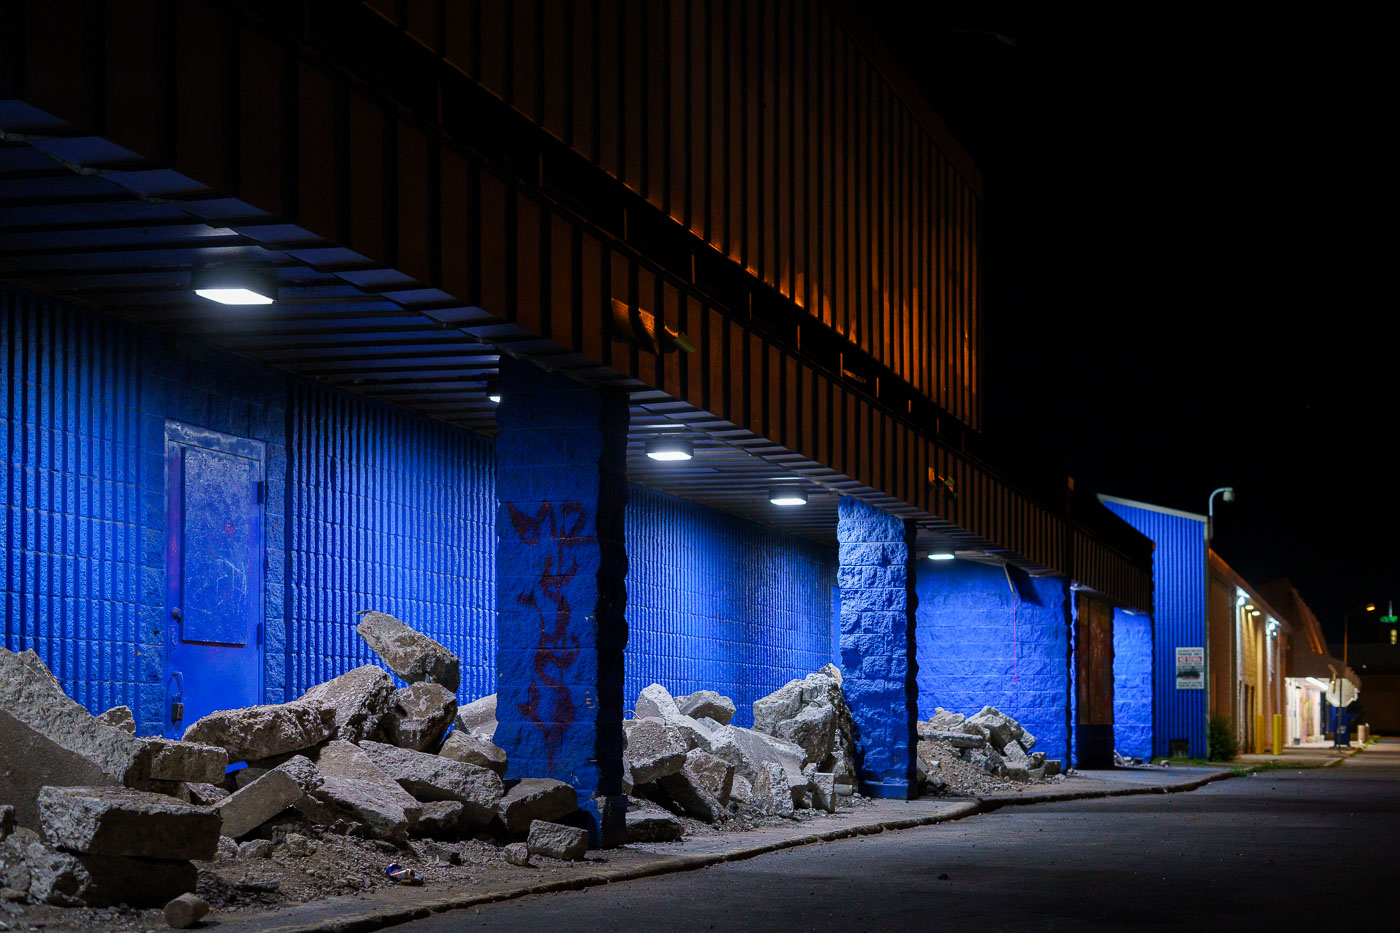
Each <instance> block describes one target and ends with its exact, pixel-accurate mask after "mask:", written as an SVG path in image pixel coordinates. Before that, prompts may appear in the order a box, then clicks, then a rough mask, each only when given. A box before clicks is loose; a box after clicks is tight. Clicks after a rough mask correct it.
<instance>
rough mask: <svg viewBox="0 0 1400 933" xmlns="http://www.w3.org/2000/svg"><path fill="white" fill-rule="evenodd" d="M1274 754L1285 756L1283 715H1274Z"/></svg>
mask: <svg viewBox="0 0 1400 933" xmlns="http://www.w3.org/2000/svg"><path fill="white" fill-rule="evenodd" d="M1274 754H1275V755H1282V754H1283V714H1282V713H1274Z"/></svg>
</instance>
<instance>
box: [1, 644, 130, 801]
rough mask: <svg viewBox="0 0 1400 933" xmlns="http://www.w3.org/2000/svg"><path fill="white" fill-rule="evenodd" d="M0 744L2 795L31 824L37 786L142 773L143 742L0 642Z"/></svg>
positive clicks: (107, 781) (110, 780) (124, 780)
mask: <svg viewBox="0 0 1400 933" xmlns="http://www.w3.org/2000/svg"><path fill="white" fill-rule="evenodd" d="M0 748H3V749H4V750H5V754H4V756H3V757H0V788H3V789H4V799H5V800H6V802H7V803H10V804H12V805H13V806H14V808H15V819H16V821H17V822H18V823H19V825H21V826H28V827H30V828H34V827H36V826H38V825H39V812H38V808H37V806H36V803H35V802H36V800H37V799H38V796H39V789H40V788H42V787H45V786H54V787H61V786H84V787H92V786H99V785H118V784H121V785H125V786H128V787H131V786H135V785H137V784H139V783H140V781H142V780H143V779H145V778H147V777H148V774H147V768H148V765H149V761H150V752H149V750H148V748H147V745H146V743H145V742H143V741H142V740H140V739H137V738H135V737H134V736H132V735H129V734H127V733H126V732H125V731H123V730H121V729H118V728H115V727H113V726H110V725H108V724H106V723H104V722H101V721H99V720H98V719H97V717H95V716H93V715H92V714H91V713H89V712H88V711H87V710H86V709H84V708H83V707H82V706H80V705H79V704H77V703H75V702H73V700H71V699H69V698H68V696H67V695H66V694H65V693H64V692H63V689H62V688H61V687H60V686H59V685H58V681H56V680H55V679H54V677H53V675H52V674H51V673H50V672H49V670H48V668H47V667H45V666H44V662H43V661H41V660H40V659H39V656H38V655H36V654H35V653H34V652H33V651H25V652H23V653H22V654H15V653H13V652H11V651H9V650H7V649H5V648H0Z"/></svg>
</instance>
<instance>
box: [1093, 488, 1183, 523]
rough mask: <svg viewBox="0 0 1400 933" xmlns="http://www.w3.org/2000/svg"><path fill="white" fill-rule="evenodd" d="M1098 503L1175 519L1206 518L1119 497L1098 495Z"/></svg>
mask: <svg viewBox="0 0 1400 933" xmlns="http://www.w3.org/2000/svg"><path fill="white" fill-rule="evenodd" d="M1099 501H1100V502H1103V503H1108V502H1112V503H1115V504H1116V505H1127V506H1131V507H1132V508H1135V509H1146V510H1147V511H1149V512H1161V513H1162V514H1164V515H1175V516H1176V517H1177V518H1189V519H1191V520H1192V521H1197V522H1205V521H1206V517H1205V516H1204V515H1199V514H1197V513H1195V512H1183V511H1182V510H1181V509H1169V508H1167V507H1166V506H1164V505H1153V504H1152V503H1150V502H1139V501H1138V500H1136V499H1123V498H1121V497H1119V496H1105V495H1104V494H1103V493H1099Z"/></svg>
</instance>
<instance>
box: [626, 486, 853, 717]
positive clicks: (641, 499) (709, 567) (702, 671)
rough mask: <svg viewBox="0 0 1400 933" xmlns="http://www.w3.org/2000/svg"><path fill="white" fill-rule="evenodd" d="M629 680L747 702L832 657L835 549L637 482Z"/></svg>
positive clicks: (749, 713) (634, 690) (634, 685)
mask: <svg viewBox="0 0 1400 933" xmlns="http://www.w3.org/2000/svg"><path fill="white" fill-rule="evenodd" d="M626 537H627V624H628V630H629V632H628V641H627V676H626V688H625V691H624V695H625V697H626V704H627V708H629V709H630V708H631V707H632V706H633V705H634V703H635V701H636V698H637V694H638V693H640V692H641V690H642V688H644V687H646V686H647V685H648V684H651V683H660V684H661V685H662V686H664V687H666V689H668V690H670V691H671V692H672V693H673V694H676V695H681V694H686V693H691V692H693V691H695V690H701V689H711V690H718V691H720V692H721V693H723V694H725V695H727V696H729V697H731V698H733V700H734V703H735V706H736V708H737V709H736V712H735V715H734V721H735V722H736V723H738V724H739V725H743V726H749V725H752V724H753V701H754V700H756V699H758V698H759V697H763V696H766V695H768V694H769V693H772V692H773V691H774V690H776V689H778V688H779V687H781V686H782V685H783V684H785V683H787V682H788V681H789V680H792V679H793V678H796V677H805V676H806V675H807V674H809V673H811V672H812V671H815V670H818V669H820V668H821V667H823V666H824V665H825V664H827V663H828V662H829V661H830V660H831V657H832V646H831V609H832V605H831V587H832V584H833V582H834V580H835V575H836V567H835V565H836V553H835V548H832V547H830V546H829V545H824V544H820V543H818V542H816V541H812V540H810V539H808V538H802V537H798V536H796V535H790V534H786V533H784V532H781V531H778V530H776V529H774V528H770V527H767V526H764V525H760V524H757V523H756V522H750V521H746V520H745V519H742V518H739V517H737V516H734V515H730V514H728V513H725V512H720V511H717V510H715V509H710V508H706V507H705V506H703V505H699V504H697V503H694V502H690V501H688V500H686V499H680V498H677V497H675V496H670V495H667V494H665V493H663V492H658V491H657V490H654V489H650V488H648V487H645V486H637V485H633V486H632V488H631V492H630V493H629V498H628V503H627V535H626Z"/></svg>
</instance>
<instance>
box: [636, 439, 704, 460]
mask: <svg viewBox="0 0 1400 933" xmlns="http://www.w3.org/2000/svg"><path fill="white" fill-rule="evenodd" d="M647 456H648V457H650V458H651V459H653V460H659V461H661V462H663V463H666V462H670V461H675V460H689V459H691V458H692V457H694V456H695V445H694V444H693V443H691V440H690V438H688V437H682V436H681V435H679V434H658V435H657V436H656V437H652V438H648V439H647Z"/></svg>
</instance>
